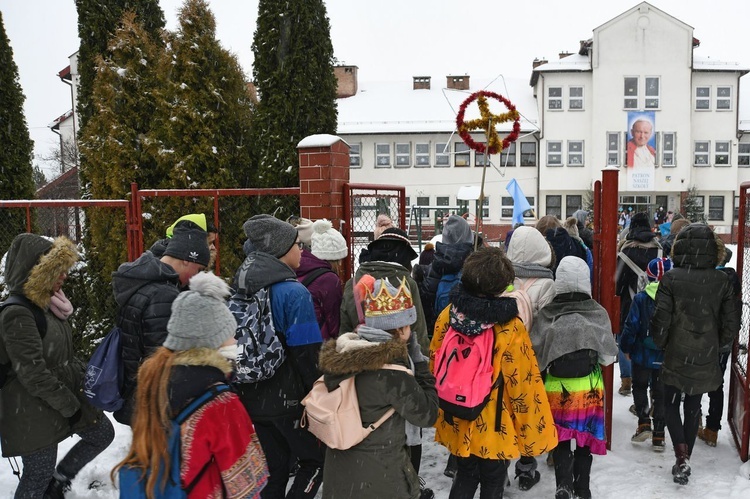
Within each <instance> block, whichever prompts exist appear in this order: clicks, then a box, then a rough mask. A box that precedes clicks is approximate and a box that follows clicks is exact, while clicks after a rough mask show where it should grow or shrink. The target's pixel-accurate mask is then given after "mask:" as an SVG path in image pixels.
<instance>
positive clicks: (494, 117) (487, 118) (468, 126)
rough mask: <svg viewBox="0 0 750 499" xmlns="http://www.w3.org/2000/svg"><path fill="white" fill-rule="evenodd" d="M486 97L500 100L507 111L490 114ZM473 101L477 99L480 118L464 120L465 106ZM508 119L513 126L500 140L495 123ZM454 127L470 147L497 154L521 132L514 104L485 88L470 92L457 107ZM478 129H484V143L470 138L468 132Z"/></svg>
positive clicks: (519, 118)
mask: <svg viewBox="0 0 750 499" xmlns="http://www.w3.org/2000/svg"><path fill="white" fill-rule="evenodd" d="M488 98H489V99H495V100H498V101H500V102H502V103H503V104H504V105H505V107H506V108H507V109H508V111H507V112H505V113H502V114H492V113H491V112H490V105H489V103H488V102H487V99H488ZM474 101H477V106H479V113H480V115H481V118H478V119H475V120H469V121H464V115H465V114H466V108H467V107H468V106H469V104H471V103H472V102H474ZM508 121H513V128H512V129H511V132H510V133H509V134H508V136H507V137H505V138H504V139H502V140H500V136H499V135H498V134H497V130H495V125H496V124H498V123H505V122H508ZM456 128H457V130H458V135H459V136H460V137H461V138H462V139H463V141H464V142H465V143H466V145H467V146H469V148H470V149H474V150H475V151H476V152H478V153H485V152H486V153H488V154H497V153H498V152H500V151H502V150H503V149H505V148H507V147H508V146H509V145H510V144H512V143H513V142H515V141H516V139H517V138H518V135H519V134H520V132H521V117H520V115H519V114H518V111H517V110H516V106H514V105H513V103H511V102H510V101H509V100H508V99H506V98H505V97H503V96H502V95H500V94H498V93H495V92H488V91H487V90H480V91H478V92H474V93H473V94H471V95H470V96H469V97H467V98H466V100H464V101H463V102H462V103H461V107H460V108H459V109H458V114H457V115H456ZM479 129H482V130H484V132H485V135H486V136H487V144H486V145H485V144H483V143H481V142H475V141H474V139H472V138H471V133H470V132H471V131H472V130H479Z"/></svg>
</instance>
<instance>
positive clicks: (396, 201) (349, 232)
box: [341, 184, 406, 279]
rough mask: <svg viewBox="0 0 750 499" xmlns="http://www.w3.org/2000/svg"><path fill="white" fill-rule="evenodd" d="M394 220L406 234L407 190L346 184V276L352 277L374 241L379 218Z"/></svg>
mask: <svg viewBox="0 0 750 499" xmlns="http://www.w3.org/2000/svg"><path fill="white" fill-rule="evenodd" d="M380 214H385V215H388V216H389V217H391V219H392V220H393V223H394V225H396V227H399V228H401V229H404V230H406V187H403V186H399V185H376V184H344V216H343V218H344V223H343V225H342V227H341V233H342V235H343V236H344V238H345V239H346V240H347V241H348V242H349V256H348V257H347V258H346V260H345V265H344V276H345V278H346V279H348V278H350V277H352V276H353V275H354V272H355V271H356V270H357V267H358V266H359V254H360V252H361V251H362V249H363V248H366V247H367V245H368V244H370V243H371V242H372V240H373V230H374V229H375V222H376V221H377V218H378V215H380Z"/></svg>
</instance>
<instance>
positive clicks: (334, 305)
mask: <svg viewBox="0 0 750 499" xmlns="http://www.w3.org/2000/svg"><path fill="white" fill-rule="evenodd" d="M317 269H326V270H329V271H330V272H325V273H323V274H320V275H319V276H318V277H317V278H316V279H315V280H314V281H313V282H311V283H310V284H309V285H308V286H307V290H308V291H309V292H310V294H311V295H312V300H313V304H314V305H315V317H316V318H317V320H318V326H319V327H320V334H321V336H322V337H323V341H325V340H330V339H331V338H335V337H336V336H338V335H339V310H341V299H342V297H343V290H342V289H341V279H339V276H338V274H336V272H334V271H333V268H332V267H331V264H330V263H328V262H327V261H325V260H321V259H320V258H318V257H316V256H315V255H313V254H312V253H310V252H309V251H307V250H304V251H302V259H301V260H300V264H299V268H298V269H297V270H296V271H295V273H296V274H297V279H298V280H299V282H303V281H304V280H305V278H306V277H307V275H308V274H310V273H311V272H312V271H314V270H317Z"/></svg>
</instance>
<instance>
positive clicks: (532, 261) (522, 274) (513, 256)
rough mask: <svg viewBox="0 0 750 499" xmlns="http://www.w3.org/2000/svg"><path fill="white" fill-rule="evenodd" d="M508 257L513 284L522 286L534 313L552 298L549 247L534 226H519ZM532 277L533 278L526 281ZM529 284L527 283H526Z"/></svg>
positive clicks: (509, 248) (510, 245)
mask: <svg viewBox="0 0 750 499" xmlns="http://www.w3.org/2000/svg"><path fill="white" fill-rule="evenodd" d="M507 255H508V259H509V260H510V261H511V262H512V263H513V271H514V272H515V274H516V279H515V281H514V283H513V286H514V287H515V288H516V289H525V290H526V293H527V294H528V295H529V300H531V307H532V312H533V314H534V316H536V314H537V313H538V312H539V310H540V309H541V308H542V307H544V306H545V305H546V304H548V303H549V302H551V301H552V300H553V299H554V298H555V281H554V274H552V271H551V270H550V269H549V267H550V265H551V264H552V247H551V246H550V244H549V243H548V242H547V240H546V239H545V238H544V236H543V235H542V234H541V232H539V231H538V230H536V229H535V228H534V227H526V226H522V227H518V228H517V229H516V230H515V232H514V235H513V238H512V239H511V241H510V244H509V245H508V253H507ZM532 279H533V282H531V283H529V281H531V280H532ZM527 286H528V287H527Z"/></svg>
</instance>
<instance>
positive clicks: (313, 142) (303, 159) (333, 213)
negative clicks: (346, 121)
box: [297, 134, 349, 231]
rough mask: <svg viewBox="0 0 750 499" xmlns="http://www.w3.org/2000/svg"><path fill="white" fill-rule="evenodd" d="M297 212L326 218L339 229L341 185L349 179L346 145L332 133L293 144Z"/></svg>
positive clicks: (347, 148)
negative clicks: (295, 163)
mask: <svg viewBox="0 0 750 499" xmlns="http://www.w3.org/2000/svg"><path fill="white" fill-rule="evenodd" d="M297 151H298V153H299V206H300V215H301V216H302V217H304V218H309V219H310V220H318V219H320V218H327V219H328V220H330V221H331V223H332V224H333V228H334V229H337V230H339V231H341V226H340V225H341V221H342V220H344V194H343V187H344V184H346V183H348V182H349V144H347V143H346V142H344V140H343V139H341V138H340V137H337V136H335V135H327V134H320V135H310V136H309V137H305V138H304V139H302V141H300V143H299V144H297Z"/></svg>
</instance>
